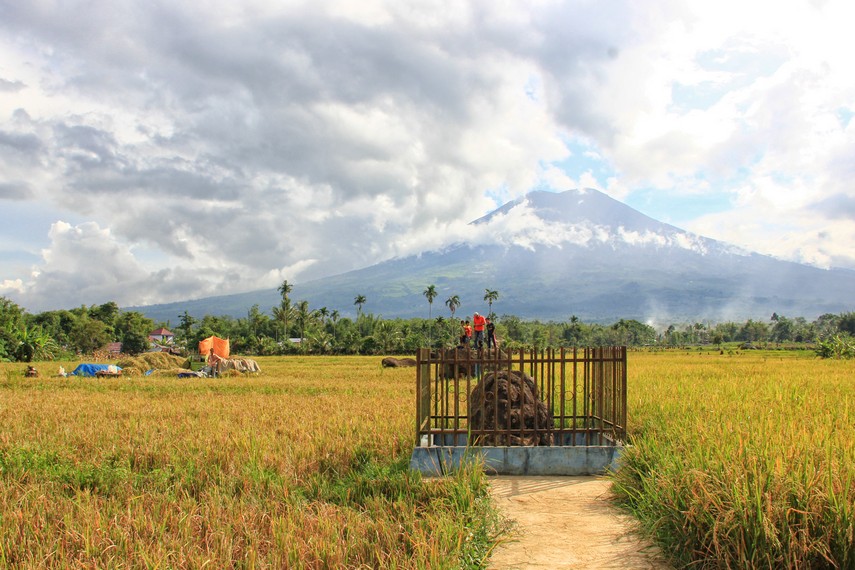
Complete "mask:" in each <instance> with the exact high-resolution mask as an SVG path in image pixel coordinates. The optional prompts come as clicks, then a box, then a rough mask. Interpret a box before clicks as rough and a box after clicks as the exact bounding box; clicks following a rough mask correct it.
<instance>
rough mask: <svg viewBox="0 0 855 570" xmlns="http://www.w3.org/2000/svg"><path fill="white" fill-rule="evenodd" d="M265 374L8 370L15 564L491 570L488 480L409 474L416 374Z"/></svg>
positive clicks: (320, 361)
mask: <svg viewBox="0 0 855 570" xmlns="http://www.w3.org/2000/svg"><path fill="white" fill-rule="evenodd" d="M259 363H260V365H261V368H262V373H261V374H260V375H257V376H252V377H229V378H217V379H197V378H193V379H177V378H174V377H168V376H165V375H164V376H154V375H152V376H148V377H142V378H137V377H122V378H109V379H95V378H61V377H47V378H45V377H43V378H41V379H38V380H35V381H33V380H25V379H24V378H23V377H22V376H21V375H20V374H19V371H18V370H17V368H18V367H19V366H16V365H11V364H5V365H3V364H0V424H2V425H3V430H0V517H2V518H0V520H2V524H0V567H10V566H13V567H69V566H80V567H98V568H118V567H170V568H201V567H203V566H208V567H213V568H226V567H246V568H256V567H258V568H261V567H273V568H281V567H305V568H329V567H381V568H427V567H431V568H433V567H452V566H460V565H463V566H466V565H473V566H477V565H478V563H479V562H478V561H479V560H480V559H481V558H483V556H484V553H485V552H486V549H487V547H488V545H489V540H490V536H489V535H490V533H492V532H494V531H493V530H491V528H492V527H490V525H491V524H492V523H491V520H492V519H491V515H490V512H489V502H488V499H487V498H486V497H487V495H486V483H485V481H484V478H483V477H482V476H481V475H480V473H462V474H460V475H459V476H458V477H455V478H450V479H446V480H443V481H439V482H434V483H429V482H425V481H422V479H421V478H420V477H419V476H418V475H417V474H414V473H411V472H409V471H408V469H407V460H408V458H409V454H410V451H411V449H412V448H411V446H412V439H413V437H414V435H413V434H414V426H413V422H414V420H413V412H412V409H411V408H412V407H413V406H414V404H413V403H412V402H413V401H414V372H413V370H412V369H410V370H382V369H381V368H380V366H379V360H378V359H376V358H371V359H369V358H358V357H343V358H334V357H330V358H297V357H293V358H278V359H272V358H270V359H259ZM150 364H151V363H146V365H147V366H148V365H150ZM166 365H170V366H174V365H173V364H170V363H166ZM73 366H74V364H73V363H67V364H66V368H69V369H73ZM47 367H51V368H53V367H58V365H57V364H43V365H40V368H42V369H43V370H44V369H46V368H47ZM44 375H45V374H44V372H43V376H44ZM473 529H474V530H475V533H474V534H472V532H473Z"/></svg>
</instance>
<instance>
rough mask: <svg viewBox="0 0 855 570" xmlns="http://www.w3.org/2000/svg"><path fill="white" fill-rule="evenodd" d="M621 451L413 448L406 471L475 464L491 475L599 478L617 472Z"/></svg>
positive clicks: (577, 447)
mask: <svg viewBox="0 0 855 570" xmlns="http://www.w3.org/2000/svg"><path fill="white" fill-rule="evenodd" d="M622 450H623V446H622V445H574V446H561V447H487V446H484V447H479V446H424V447H416V448H414V449H413V455H412V457H411V458H410V469H413V470H416V471H420V472H421V473H422V474H423V475H426V476H439V475H445V474H446V473H449V472H452V471H454V470H456V469H459V468H460V466H461V465H462V464H463V463H464V462H467V463H469V462H477V463H479V464H482V465H483V466H484V470H485V471H486V472H487V473H489V474H491V475H493V474H495V475H601V474H603V473H605V472H606V471H608V470H614V469H617V465H618V460H619V459H620V454H621V451H622Z"/></svg>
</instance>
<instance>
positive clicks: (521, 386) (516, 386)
mask: <svg viewBox="0 0 855 570" xmlns="http://www.w3.org/2000/svg"><path fill="white" fill-rule="evenodd" d="M468 411H469V429H470V433H471V435H470V436H469V443H470V444H472V445H498V446H505V445H552V434H551V433H550V432H549V431H548V429H549V428H551V427H552V426H553V418H552V412H551V411H550V410H549V408H547V407H546V404H544V403H543V402H542V401H541V400H540V397H539V396H538V393H537V385H536V384H535V383H534V379H532V377H531V376H529V375H528V374H524V373H522V372H517V371H516V370H510V371H509V370H499V371H498V372H488V373H487V374H485V375H484V377H483V378H482V379H481V381H480V382H479V383H478V384H477V385H476V386H475V388H473V389H472V393H471V394H470V395H469V410H468ZM507 429H510V432H511V433H510V434H507V433H487V434H480V433H478V432H479V431H480V430H487V431H488V432H490V431H502V430H507ZM535 430H536V431H535Z"/></svg>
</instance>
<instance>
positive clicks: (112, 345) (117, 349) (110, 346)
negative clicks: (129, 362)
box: [104, 342, 122, 354]
mask: <svg viewBox="0 0 855 570" xmlns="http://www.w3.org/2000/svg"><path fill="white" fill-rule="evenodd" d="M104 350H105V351H106V352H107V353H109V354H121V353H122V343H121V342H108V343H107V346H105V347H104Z"/></svg>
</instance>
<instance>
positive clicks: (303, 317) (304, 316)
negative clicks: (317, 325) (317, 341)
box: [295, 301, 312, 351]
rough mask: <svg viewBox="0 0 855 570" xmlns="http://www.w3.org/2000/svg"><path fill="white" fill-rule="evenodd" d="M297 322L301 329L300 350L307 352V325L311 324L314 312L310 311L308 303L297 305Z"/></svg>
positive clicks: (303, 302) (301, 302)
mask: <svg viewBox="0 0 855 570" xmlns="http://www.w3.org/2000/svg"><path fill="white" fill-rule="evenodd" d="M296 309H297V311H296V315H295V320H296V321H297V326H299V327H300V348H301V349H302V350H304V351H305V348H306V347H305V342H306V325H307V324H309V319H311V318H312V312H311V311H310V310H309V302H308V301H300V302H299V303H297V307H296Z"/></svg>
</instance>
